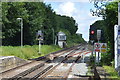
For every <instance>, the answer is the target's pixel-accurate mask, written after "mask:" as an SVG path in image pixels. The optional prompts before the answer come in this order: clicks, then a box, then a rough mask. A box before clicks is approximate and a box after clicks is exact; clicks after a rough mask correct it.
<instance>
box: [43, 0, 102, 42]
mask: <svg viewBox="0 0 120 80" xmlns="http://www.w3.org/2000/svg"><path fill="white" fill-rule="evenodd" d="M45 3H46V4H51V7H52V9H53V10H54V11H55V12H56V13H57V14H61V15H66V16H70V17H73V18H74V19H75V20H76V22H77V23H78V30H77V33H81V34H83V38H84V39H85V40H86V41H88V40H89V28H90V27H89V26H90V25H91V24H92V23H94V22H95V21H97V20H101V19H102V18H100V17H95V16H92V15H91V13H90V9H94V6H93V3H90V2H89V0H81V1H80V0H76V1H75V0H74V1H73V0H69V1H68V0H61V1H57V0H55V1H54V0H51V1H50V0H49V1H48V0H47V1H45ZM68 27H69V26H68Z"/></svg>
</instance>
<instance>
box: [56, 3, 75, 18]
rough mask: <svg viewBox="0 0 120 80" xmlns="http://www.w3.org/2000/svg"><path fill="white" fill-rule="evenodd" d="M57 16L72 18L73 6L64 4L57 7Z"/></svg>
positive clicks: (72, 4)
mask: <svg viewBox="0 0 120 80" xmlns="http://www.w3.org/2000/svg"><path fill="white" fill-rule="evenodd" d="M55 11H56V13H57V14H62V15H67V16H72V15H73V13H74V12H75V11H76V8H75V5H74V3H73V2H66V3H65V2H64V3H62V4H60V5H59V7H58V9H56V10H55Z"/></svg>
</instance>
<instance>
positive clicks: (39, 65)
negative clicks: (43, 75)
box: [12, 63, 45, 79]
mask: <svg viewBox="0 0 120 80" xmlns="http://www.w3.org/2000/svg"><path fill="white" fill-rule="evenodd" d="M44 65H45V64H44V63H41V64H38V65H36V66H34V67H32V68H30V69H28V70H26V71H23V72H22V73H19V74H17V75H15V76H14V77H12V79H14V78H16V79H20V78H22V77H23V76H25V75H27V74H29V73H31V72H33V71H34V70H36V69H38V68H40V67H42V66H44Z"/></svg>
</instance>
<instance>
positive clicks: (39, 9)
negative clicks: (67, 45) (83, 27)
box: [2, 2, 84, 46]
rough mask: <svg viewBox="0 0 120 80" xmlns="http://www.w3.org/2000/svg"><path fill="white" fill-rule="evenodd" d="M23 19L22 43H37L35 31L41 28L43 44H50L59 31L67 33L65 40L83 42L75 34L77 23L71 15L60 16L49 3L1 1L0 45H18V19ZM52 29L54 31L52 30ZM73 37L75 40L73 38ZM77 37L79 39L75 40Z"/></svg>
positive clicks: (19, 30) (19, 32)
mask: <svg viewBox="0 0 120 80" xmlns="http://www.w3.org/2000/svg"><path fill="white" fill-rule="evenodd" d="M19 17H20V18H22V19H23V43H24V45H34V44H37V43H38V41H37V40H36V33H37V31H38V30H42V31H43V33H44V44H52V43H53V39H55V37H56V36H54V38H53V36H52V34H53V32H54V35H57V33H58V32H59V31H63V32H65V33H66V35H67V38H68V39H67V41H68V42H69V40H71V41H74V42H76V43H80V42H84V39H83V38H82V37H81V36H79V35H77V34H76V31H77V29H78V25H76V21H75V20H74V18H73V17H68V16H61V15H58V14H56V13H55V11H54V10H53V9H52V8H51V5H50V4H48V5H46V4H45V3H43V2H2V45H6V46H7V45H12V46H19V45H20V35H21V28H20V21H18V20H17V18H19ZM53 30H54V31H53ZM73 37H74V38H75V40H74V39H73ZM77 38H78V39H79V40H77Z"/></svg>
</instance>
